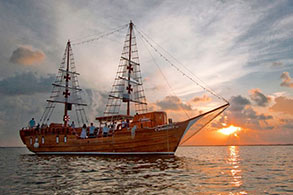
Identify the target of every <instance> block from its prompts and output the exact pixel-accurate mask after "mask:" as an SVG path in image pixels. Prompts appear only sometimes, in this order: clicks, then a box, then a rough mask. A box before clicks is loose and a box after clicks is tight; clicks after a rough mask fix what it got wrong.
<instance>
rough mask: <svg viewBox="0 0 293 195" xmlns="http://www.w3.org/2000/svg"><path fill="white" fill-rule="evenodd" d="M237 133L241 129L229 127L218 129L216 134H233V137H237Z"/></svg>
mask: <svg viewBox="0 0 293 195" xmlns="http://www.w3.org/2000/svg"><path fill="white" fill-rule="evenodd" d="M238 131H241V127H235V126H233V125H230V126H229V127H226V128H222V129H219V130H218V132H220V133H222V134H224V135H231V134H234V136H236V137H237V136H238V135H237V132H238Z"/></svg>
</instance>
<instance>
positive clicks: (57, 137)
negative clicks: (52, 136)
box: [56, 135, 59, 144]
mask: <svg viewBox="0 0 293 195" xmlns="http://www.w3.org/2000/svg"><path fill="white" fill-rule="evenodd" d="M56 143H57V144H58V143H59V136H58V135H57V136H56Z"/></svg>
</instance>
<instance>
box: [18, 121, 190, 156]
mask: <svg viewBox="0 0 293 195" xmlns="http://www.w3.org/2000/svg"><path fill="white" fill-rule="evenodd" d="M189 123H192V120H190V121H185V122H180V123H173V124H169V125H161V126H157V127H154V128H147V127H146V128H137V129H136V130H135V131H133V130H132V129H133V127H132V128H123V129H121V130H117V131H114V133H111V134H109V135H108V136H107V137H103V136H102V135H101V134H99V135H98V136H97V137H95V138H86V139H82V138H80V137H79V134H80V132H81V128H77V129H73V128H63V127H56V128H54V127H48V128H43V129H39V130H36V129H24V130H21V131H20V136H21V139H22V141H23V143H24V144H25V145H26V146H27V148H28V149H29V150H30V151H31V152H34V153H36V154H174V152H175V151H176V149H177V147H178V145H179V143H180V140H181V138H182V137H183V135H184V132H186V130H187V127H188V124H189Z"/></svg>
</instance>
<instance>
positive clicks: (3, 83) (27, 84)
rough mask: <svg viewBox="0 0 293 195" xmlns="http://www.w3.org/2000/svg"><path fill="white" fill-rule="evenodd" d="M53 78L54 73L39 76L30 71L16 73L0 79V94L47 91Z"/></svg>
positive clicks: (30, 93)
mask: <svg viewBox="0 0 293 195" xmlns="http://www.w3.org/2000/svg"><path fill="white" fill-rule="evenodd" d="M54 79H55V76H54V75H47V76H46V77H39V76H38V75H36V74H35V73H32V72H27V73H22V74H17V75H15V76H12V77H8V78H5V79H2V80H0V94H3V95H8V96H14V95H33V94H35V93H49V92H50V90H51V83H53V81H54Z"/></svg>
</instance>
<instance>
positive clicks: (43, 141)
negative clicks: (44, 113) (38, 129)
mask: <svg viewBox="0 0 293 195" xmlns="http://www.w3.org/2000/svg"><path fill="white" fill-rule="evenodd" d="M44 143H45V138H44V136H42V144H44Z"/></svg>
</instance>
